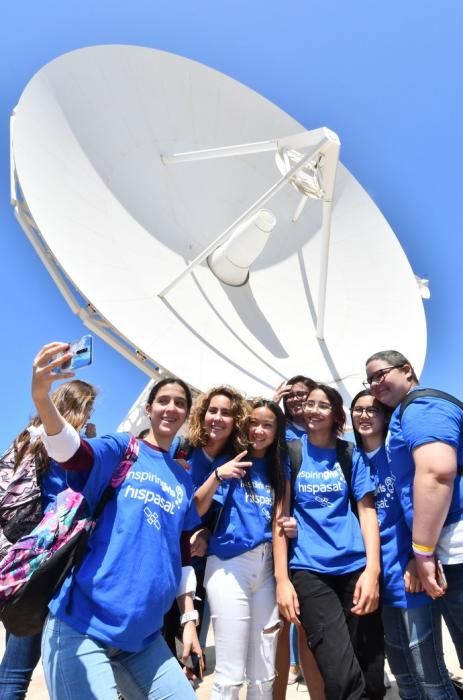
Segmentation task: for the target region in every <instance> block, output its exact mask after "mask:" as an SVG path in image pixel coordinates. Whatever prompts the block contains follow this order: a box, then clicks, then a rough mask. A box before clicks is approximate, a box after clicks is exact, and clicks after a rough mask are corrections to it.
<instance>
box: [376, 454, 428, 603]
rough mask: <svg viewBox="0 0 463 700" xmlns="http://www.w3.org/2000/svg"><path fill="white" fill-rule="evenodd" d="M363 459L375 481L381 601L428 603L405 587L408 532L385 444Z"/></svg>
mask: <svg viewBox="0 0 463 700" xmlns="http://www.w3.org/2000/svg"><path fill="white" fill-rule="evenodd" d="M365 457H366V455H365ZM366 458H367V457H366ZM367 459H368V462H369V464H370V471H371V476H372V479H373V482H374V484H375V505H376V512H377V515H378V525H379V534H380V537H381V575H382V580H383V603H384V605H390V606H391V607H393V608H417V607H421V606H422V605H428V604H429V603H431V602H432V601H431V598H429V597H428V596H427V595H426V594H425V593H407V592H406V591H405V585H404V573H405V569H406V567H407V563H408V560H409V557H410V554H411V551H412V534H411V532H410V530H409V528H408V526H407V523H406V522H405V517H404V514H403V511H402V507H401V505H400V500H399V496H398V493H397V491H396V490H395V477H394V476H393V475H392V474H391V469H390V464H389V461H388V458H387V452H386V448H385V447H384V446H383V447H381V448H380V449H379V450H378V452H376V453H375V454H374V455H373V456H372V457H369V458H367Z"/></svg>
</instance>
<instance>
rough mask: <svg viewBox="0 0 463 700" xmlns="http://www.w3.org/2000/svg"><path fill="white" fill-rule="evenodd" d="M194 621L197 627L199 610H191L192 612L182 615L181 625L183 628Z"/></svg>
mask: <svg viewBox="0 0 463 700" xmlns="http://www.w3.org/2000/svg"><path fill="white" fill-rule="evenodd" d="M192 621H194V622H195V623H196V627H197V626H198V625H199V612H198V611H197V610H190V612H186V613H183V615H180V624H181V626H182V627H183V625H186V623H187V622H192Z"/></svg>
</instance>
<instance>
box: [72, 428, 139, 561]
mask: <svg viewBox="0 0 463 700" xmlns="http://www.w3.org/2000/svg"><path fill="white" fill-rule="evenodd" d="M139 450H140V443H139V441H138V440H137V438H136V437H134V436H133V435H132V434H131V435H130V439H129V444H128V445H127V449H126V450H125V453H124V456H123V457H122V459H121V461H120V462H119V464H118V465H117V467H116V468H115V469H114V471H113V475H112V477H111V481H110V482H109V484H108V485H107V487H106V488H105V490H104V491H103V494H102V496H101V498H100V500H99V501H98V503H97V504H96V507H95V510H94V511H93V516H92V520H93V521H95V522H96V521H97V520H98V518H99V517H100V515H101V514H102V512H103V510H104V509H105V507H106V505H107V504H108V503H109V501H110V500H111V499H112V498H113V496H114V493H115V491H116V488H117V487H118V486H120V484H122V482H123V481H124V479H125V477H126V476H127V472H128V471H129V469H130V468H131V466H132V464H134V462H136V460H137V458H138V452H139ZM91 532H92V530H89V531H88V536H87V537H82V538H81V539H80V541H79V544H78V546H77V549H76V553H75V556H74V573H75V572H76V571H77V570H78V569H79V567H80V565H81V564H82V561H83V558H84V556H85V553H86V551H87V542H88V539H89V537H90V534H91Z"/></svg>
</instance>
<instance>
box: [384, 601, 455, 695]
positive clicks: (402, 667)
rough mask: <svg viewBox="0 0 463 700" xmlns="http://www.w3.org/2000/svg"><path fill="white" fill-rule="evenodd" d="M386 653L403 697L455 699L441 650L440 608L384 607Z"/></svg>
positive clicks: (424, 606) (431, 605)
mask: <svg viewBox="0 0 463 700" xmlns="http://www.w3.org/2000/svg"><path fill="white" fill-rule="evenodd" d="M383 624H384V634H385V640H386V656H387V658H388V661H389V665H390V667H391V671H392V673H393V674H394V675H395V677H396V681H397V686H398V688H399V694H400V697H401V698H403V700H428V699H432V700H448V699H449V698H451V699H452V700H456V699H457V695H456V693H455V690H454V689H453V686H452V683H451V681H450V679H449V675H448V672H447V668H446V666H445V662H444V654H443V650H442V632H441V623H440V611H439V608H438V606H437V605H435V604H434V603H432V604H430V605H423V606H422V607H421V608H392V607H390V606H384V608H383Z"/></svg>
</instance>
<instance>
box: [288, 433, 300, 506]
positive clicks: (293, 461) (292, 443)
mask: <svg viewBox="0 0 463 700" xmlns="http://www.w3.org/2000/svg"><path fill="white" fill-rule="evenodd" d="M286 447H287V448H288V457H289V464H290V467H291V494H294V487H295V484H296V479H297V475H298V474H299V470H300V468H301V464H302V443H301V441H300V440H297V439H296V440H288V442H287V443H286Z"/></svg>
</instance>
